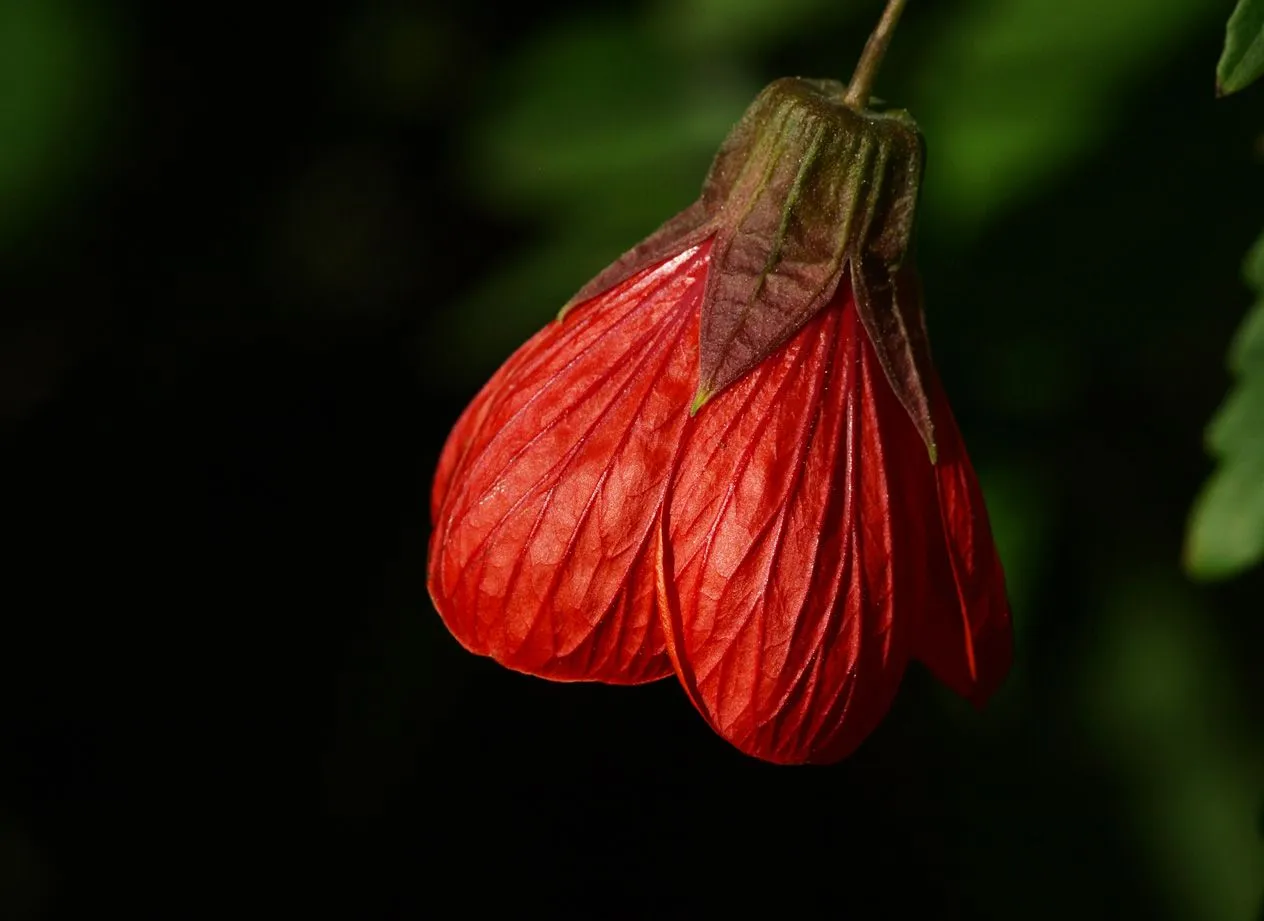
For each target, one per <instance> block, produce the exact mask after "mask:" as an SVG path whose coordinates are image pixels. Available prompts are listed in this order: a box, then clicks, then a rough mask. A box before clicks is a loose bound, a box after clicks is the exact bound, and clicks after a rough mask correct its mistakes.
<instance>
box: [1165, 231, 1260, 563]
mask: <svg viewBox="0 0 1264 921" xmlns="http://www.w3.org/2000/svg"><path fill="white" fill-rule="evenodd" d="M1244 274H1245V275H1246V279H1247V282H1248V283H1249V284H1250V285H1251V287H1252V288H1253V289H1254V290H1255V292H1256V294H1257V295H1259V299H1258V300H1257V301H1256V304H1255V306H1254V307H1253V308H1252V309H1251V311H1250V312H1249V313H1248V314H1247V317H1246V319H1245V320H1244V321H1243V323H1242V326H1241V328H1240V329H1239V330H1238V333H1237V336H1236V337H1235V338H1234V342H1233V346H1232V348H1231V349H1230V350H1229V365H1230V368H1231V369H1232V370H1233V372H1234V373H1235V374H1236V375H1237V376H1238V382H1237V384H1236V385H1235V387H1234V389H1233V390H1232V391H1230V393H1229V396H1228V398H1227V399H1226V400H1225V402H1224V405H1223V406H1221V407H1220V410H1219V411H1218V412H1217V413H1216V415H1215V418H1213V419H1212V422H1211V425H1210V426H1209V428H1208V430H1207V447H1208V450H1209V451H1210V453H1211V454H1212V456H1213V457H1216V458H1217V459H1218V460H1219V461H1220V466H1219V467H1218V469H1217V470H1216V472H1215V473H1214V474H1212V476H1211V478H1210V479H1209V480H1208V481H1207V484H1206V485H1205V486H1204V487H1203V492H1202V494H1201V495H1200V496H1199V498H1198V500H1197V502H1196V503H1195V505H1194V510H1193V514H1192V515H1191V518H1190V524H1189V532H1188V534H1187V535H1186V545H1185V565H1186V568H1187V569H1188V570H1189V572H1190V574H1191V575H1193V576H1195V577H1198V578H1204V579H1219V578H1226V577H1228V576H1232V575H1235V574H1236V573H1238V572H1240V571H1241V570H1243V569H1245V568H1246V567H1248V566H1251V565H1253V564H1255V563H1257V562H1259V560H1260V559H1262V558H1264V237H1260V239H1259V240H1258V241H1256V244H1255V247H1254V248H1253V249H1252V250H1251V254H1250V255H1249V256H1248V257H1247V260H1246V267H1245V272H1244Z"/></svg>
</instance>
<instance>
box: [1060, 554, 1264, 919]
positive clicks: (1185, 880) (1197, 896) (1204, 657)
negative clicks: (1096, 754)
mask: <svg viewBox="0 0 1264 921" xmlns="http://www.w3.org/2000/svg"><path fill="white" fill-rule="evenodd" d="M1110 578H1111V581H1112V582H1114V581H1116V580H1117V585H1115V586H1114V587H1111V586H1109V585H1105V586H1103V587H1102V594H1103V600H1104V603H1103V604H1102V607H1101V609H1100V611H1098V612H1095V617H1094V623H1095V624H1096V625H1097V626H1096V627H1095V628H1094V630H1093V633H1092V648H1091V649H1089V650H1088V652H1087V655H1086V657H1085V661H1084V665H1083V666H1082V669H1081V671H1080V673H1079V674H1080V675H1081V676H1082V677H1080V679H1079V680H1080V681H1081V688H1080V695H1081V696H1080V702H1081V706H1082V713H1083V718H1084V721H1085V724H1086V728H1087V729H1088V730H1089V732H1090V733H1091V735H1092V736H1093V737H1094V738H1095V739H1096V742H1097V744H1098V746H1099V747H1100V749H1101V750H1102V752H1103V754H1104V755H1106V757H1107V759H1108V761H1109V762H1110V764H1111V765H1112V768H1113V770H1114V771H1115V772H1116V773H1117V775H1118V777H1119V779H1120V780H1122V781H1125V783H1124V784H1123V785H1122V787H1121V788H1122V789H1123V790H1125V791H1126V794H1125V795H1126V797H1127V800H1126V802H1125V805H1126V806H1128V807H1130V808H1131V810H1132V813H1133V817H1134V821H1135V823H1136V831H1137V837H1138V840H1139V841H1141V842H1144V846H1145V847H1147V848H1149V849H1150V850H1151V854H1152V858H1153V859H1154V860H1155V863H1156V865H1157V868H1158V869H1159V874H1158V879H1160V880H1162V885H1163V886H1164V887H1165V888H1166V889H1167V894H1168V900H1169V902H1170V904H1171V905H1172V907H1173V908H1174V909H1176V910H1175V911H1174V912H1173V914H1172V917H1188V918H1199V919H1203V921H1218V919H1224V921H1231V919H1236V918H1247V917H1250V915H1251V913H1252V912H1253V911H1254V910H1255V908H1256V906H1257V905H1258V903H1259V898H1260V882H1261V880H1264V841H1261V840H1260V838H1259V836H1258V835H1257V834H1256V829H1255V827H1254V826H1255V821H1254V813H1255V810H1256V809H1257V808H1258V803H1259V795H1260V778H1261V776H1262V772H1264V746H1261V744H1260V742H1259V738H1260V735H1259V726H1258V721H1257V720H1255V719H1254V718H1253V716H1252V713H1251V710H1250V708H1245V707H1243V706H1242V704H1241V702H1242V701H1243V699H1244V694H1243V690H1244V689H1243V688H1242V687H1241V686H1240V684H1239V683H1238V679H1237V678H1236V677H1235V675H1234V671H1233V669H1232V668H1231V667H1230V665H1229V662H1230V660H1231V657H1230V656H1229V654H1228V650H1227V649H1226V648H1225V646H1224V645H1223V643H1222V641H1221V640H1220V638H1219V637H1218V636H1217V635H1216V630H1215V627H1214V626H1213V620H1212V618H1210V617H1209V616H1208V614H1209V613H1210V612H1209V611H1207V610H1206V609H1205V608H1203V607H1202V606H1201V605H1200V604H1199V600H1198V598H1197V596H1196V595H1195V593H1194V592H1193V591H1192V590H1191V589H1189V588H1188V587H1186V588H1184V589H1183V588H1182V587H1181V586H1180V584H1179V583H1177V582H1175V581H1174V580H1173V579H1172V577H1171V576H1168V575H1165V574H1156V572H1155V570H1154V569H1153V568H1150V567H1147V568H1145V569H1143V570H1139V571H1136V572H1134V573H1132V574H1131V575H1123V576H1122V578H1121V576H1120V574H1118V573H1116V572H1112V573H1111V576H1110Z"/></svg>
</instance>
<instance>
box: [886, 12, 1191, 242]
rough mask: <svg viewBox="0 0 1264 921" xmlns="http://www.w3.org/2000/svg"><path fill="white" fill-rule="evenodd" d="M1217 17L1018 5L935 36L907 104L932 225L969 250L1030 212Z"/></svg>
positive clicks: (961, 18) (951, 23)
mask: <svg viewBox="0 0 1264 921" xmlns="http://www.w3.org/2000/svg"><path fill="white" fill-rule="evenodd" d="M1214 14H1215V8H1214V5H1212V4H1208V3H1206V2H1205V0H1112V2H1110V3H1102V2H1101V0H1009V2H1005V3H976V4H970V5H968V6H965V7H963V8H961V9H960V10H956V9H954V10H953V12H952V14H951V15H948V16H946V17H945V18H944V19H943V20H942V21H941V22H940V23H935V24H932V25H935V26H937V28H936V30H935V32H934V34H933V36H931V38H930V39H929V40H928V41H926V42H925V53H924V54H923V55H922V57H921V58H920V59H919V61H918V63H917V73H918V78H917V83H916V85H915V86H914V87H913V96H912V98H910V99H908V100H907V103H908V105H909V109H910V111H911V112H912V113H913V115H914V117H915V118H917V119H918V121H919V122H920V123H921V126H922V130H923V132H924V133H925V135H926V141H927V147H928V149H929V154H928V161H927V181H926V183H925V186H924V204H923V210H924V212H926V214H927V217H928V218H930V219H931V220H932V221H933V222H935V223H941V224H945V225H950V226H951V227H952V228H953V231H952V232H953V234H954V235H957V237H958V238H960V236H959V235H960V232H961V231H962V230H975V229H978V228H980V227H982V226H983V225H984V224H985V223H986V222H987V221H988V220H991V219H994V218H996V217H998V216H1000V215H1001V214H1002V213H1005V212H1009V211H1012V210H1014V209H1015V208H1016V207H1018V206H1020V205H1021V204H1022V202H1023V201H1024V200H1025V199H1026V198H1028V197H1029V196H1030V195H1031V194H1033V193H1035V192H1037V191H1039V189H1040V188H1041V187H1042V186H1043V185H1045V184H1047V183H1048V182H1050V181H1051V180H1053V179H1054V178H1056V176H1057V175H1058V173H1059V172H1061V171H1064V170H1065V169H1067V168H1068V167H1070V166H1071V165H1073V164H1074V163H1075V162H1076V160H1077V159H1079V158H1080V157H1081V156H1083V155H1084V154H1086V153H1088V152H1090V151H1091V150H1092V148H1093V147H1094V146H1095V145H1096V144H1098V143H1100V141H1101V140H1102V139H1103V138H1104V137H1105V136H1106V135H1107V134H1108V133H1109V131H1110V130H1111V129H1112V128H1113V127H1115V126H1117V125H1118V124H1119V123H1120V119H1119V112H1120V110H1121V109H1123V108H1124V107H1126V106H1127V104H1128V95H1129V94H1130V93H1133V92H1140V91H1142V90H1143V89H1144V87H1145V83H1146V77H1147V76H1148V74H1149V73H1150V72H1152V71H1153V70H1154V69H1155V68H1157V67H1159V66H1161V65H1162V64H1163V63H1164V62H1165V60H1166V59H1167V57H1168V56H1169V55H1170V54H1171V53H1172V52H1173V51H1174V50H1175V49H1176V48H1178V47H1179V46H1180V45H1181V44H1182V43H1184V42H1186V41H1187V40H1188V37H1189V33H1190V30H1191V29H1192V28H1193V27H1194V26H1196V25H1197V24H1198V23H1199V22H1200V21H1201V20H1203V19H1204V18H1208V19H1209V18H1210V16H1211V15H1214Z"/></svg>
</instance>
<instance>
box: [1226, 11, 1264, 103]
mask: <svg viewBox="0 0 1264 921" xmlns="http://www.w3.org/2000/svg"><path fill="white" fill-rule="evenodd" d="M1260 74H1264V0H1238V5H1237V6H1236V7H1234V10H1233V15H1232V16H1230V17H1229V24H1228V26H1226V27H1225V47H1224V52H1223V53H1222V54H1221V55H1220V63H1219V64H1217V65H1216V89H1217V91H1218V92H1219V93H1220V94H1221V95H1228V94H1229V93H1236V92H1237V91H1238V90H1240V89H1243V88H1244V87H1246V86H1248V85H1249V84H1250V83H1251V82H1252V81H1254V80H1256V79H1257V78H1258V77H1259V76H1260Z"/></svg>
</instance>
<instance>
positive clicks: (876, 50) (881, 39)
mask: <svg viewBox="0 0 1264 921" xmlns="http://www.w3.org/2000/svg"><path fill="white" fill-rule="evenodd" d="M907 2H908V0H887V8H886V9H885V10H883V11H882V18H881V19H880V20H878V27H877V28H876V29H874V30H873V34H872V35H870V36H869V41H867V42H865V50H864V51H862V52H861V53H860V61H859V63H857V64H856V72H855V73H853V74H852V75H851V84H850V85H849V86H848V87H847V95H846V96H845V97H844V98H843V102H845V103H846V104H847V105H849V106H851V107H852V108H854V109H863V108H866V107H867V106H868V105H869V91H870V90H871V89H873V81H874V80H875V79H877V76H878V68H879V67H881V66H882V58H883V56H885V55H886V53H887V46H888V45H890V44H891V36H892V34H893V33H894V32H895V24H896V23H897V22H899V21H900V14H901V13H903V12H904V5H905V4H906V3H907Z"/></svg>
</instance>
